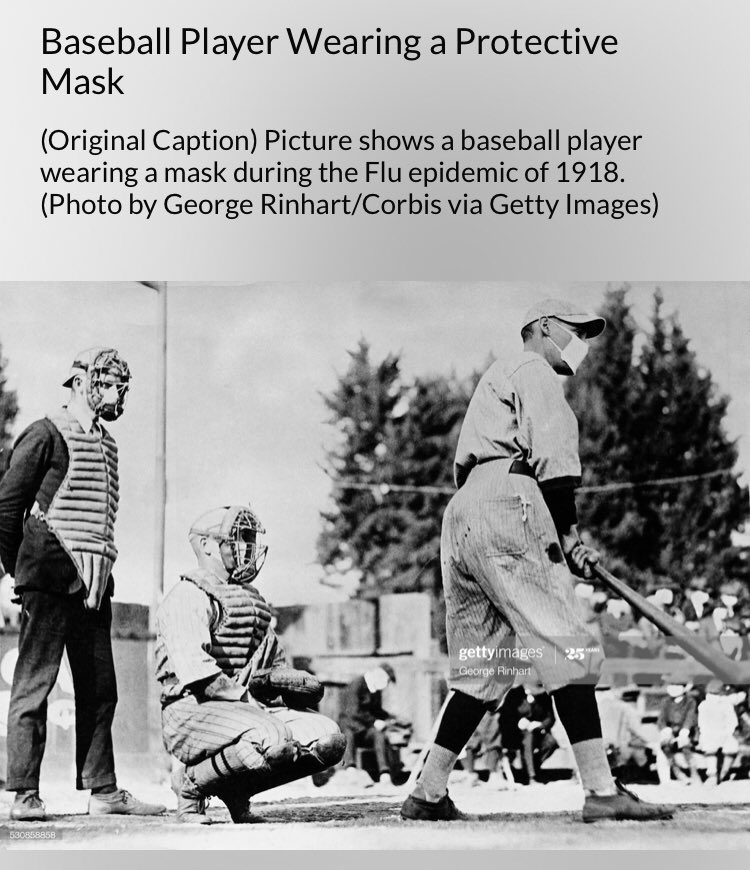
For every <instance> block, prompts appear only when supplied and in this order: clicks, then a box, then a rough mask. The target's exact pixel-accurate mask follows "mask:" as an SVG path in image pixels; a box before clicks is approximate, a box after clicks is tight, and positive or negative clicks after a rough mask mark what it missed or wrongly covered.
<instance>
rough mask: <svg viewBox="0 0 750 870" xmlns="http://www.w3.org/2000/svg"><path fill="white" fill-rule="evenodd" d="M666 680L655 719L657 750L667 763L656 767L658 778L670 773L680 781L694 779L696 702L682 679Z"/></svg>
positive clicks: (696, 777) (696, 722)
mask: <svg viewBox="0 0 750 870" xmlns="http://www.w3.org/2000/svg"><path fill="white" fill-rule="evenodd" d="M667 681H668V682H667V686H666V690H667V694H666V695H665V697H664V700H663V701H662V703H661V708H660V710H659V718H658V721H657V727H658V728H659V743H660V747H661V752H662V753H663V757H664V758H665V759H666V762H667V764H666V765H664V766H663V767H662V769H660V772H659V779H660V780H661V779H671V778H672V776H674V778H675V779H677V780H679V781H681V782H696V781H697V780H698V772H697V769H696V767H695V763H694V757H693V747H694V742H695V734H696V729H697V725H698V713H697V704H696V701H695V698H693V697H692V695H690V693H689V691H688V689H689V685H688V684H687V683H686V682H685V681H684V680H683V679H681V678H679V677H667ZM657 760H658V759H657ZM688 774H689V775H688Z"/></svg>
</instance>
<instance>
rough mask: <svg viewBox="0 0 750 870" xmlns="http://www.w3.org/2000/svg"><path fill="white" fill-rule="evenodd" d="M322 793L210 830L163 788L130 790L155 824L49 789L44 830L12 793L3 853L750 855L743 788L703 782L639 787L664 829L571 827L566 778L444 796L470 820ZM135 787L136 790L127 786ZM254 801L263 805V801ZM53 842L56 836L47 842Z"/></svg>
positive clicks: (258, 808) (573, 790) (370, 793)
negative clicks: (416, 816) (96, 810)
mask: <svg viewBox="0 0 750 870" xmlns="http://www.w3.org/2000/svg"><path fill="white" fill-rule="evenodd" d="M334 783H335V779H334V781H332V782H331V783H330V784H329V785H328V786H326V787H324V788H322V789H316V788H313V787H312V785H311V784H310V783H309V782H308V783H301V784H295V785H293V786H287V787H285V788H284V789H277V790H276V791H275V792H268V793H267V794H265V795H261V796H259V798H258V799H257V800H255V801H254V802H253V809H254V811H255V812H256V813H257V814H258V816H260V817H262V819H263V820H262V821H259V822H257V823H255V824H252V825H233V824H232V822H231V820H230V819H229V815H228V813H227V812H226V810H225V809H224V808H223V806H222V805H221V804H219V802H218V801H214V802H213V803H212V804H211V806H210V807H209V815H210V817H211V819H212V820H213V822H214V824H212V825H210V826H208V827H206V826H201V825H183V824H178V823H177V822H176V820H175V817H174V812H173V811H174V807H175V798H174V796H173V795H172V793H171V792H170V791H169V790H168V789H167V788H166V786H164V785H154V784H149V783H128V784H127V785H128V786H132V790H133V792H134V793H136V794H137V795H138V796H139V797H142V798H144V799H148V800H161V801H162V802H163V803H165V804H167V805H168V807H169V810H170V811H169V812H168V814H167V815H166V816H164V817H161V818H154V817H150V818H143V817H141V818H138V817H121V816H112V817H103V818H102V817H92V818H89V817H88V816H87V815H86V800H87V796H86V794H81V793H76V792H74V791H72V790H69V789H67V788H66V787H65V786H60V785H58V786H54V785H51V786H49V787H48V788H47V790H46V791H45V792H44V794H43V796H44V797H45V798H46V800H47V808H48V812H49V813H50V818H49V820H48V821H47V822H45V823H37V824H31V823H26V824H23V823H18V822H13V823H11V822H8V821H4V819H7V811H8V809H9V808H10V803H11V798H12V795H10V794H8V793H0V849H6V848H7V849H10V850H16V849H19V850H27V849H116V850H123V849H125V850H129V849H308V850H309V849H336V850H339V849H368V850H370V849H371V850H379V849H432V850H452V849H460V850H464V849H492V850H495V849H627V850H632V849H690V850H703V849H739V850H747V849H748V848H750V783H749V782H746V781H745V782H730V783H725V784H723V785H721V786H719V787H718V788H716V787H713V788H711V787H708V786H690V787H687V786H681V785H678V784H674V785H672V786H643V787H639V789H638V792H639V793H640V794H641V796H642V797H643V798H644V799H647V800H658V801H666V802H670V803H675V804H676V805H677V806H678V807H679V809H678V812H677V813H676V815H675V818H674V820H672V821H671V822H650V823H637V822H598V823H596V824H593V825H584V824H583V823H582V822H581V821H580V816H579V809H580V805H581V799H582V798H581V793H580V790H579V789H578V787H577V786H576V785H575V783H572V782H559V783H550V784H548V785H544V786H542V785H540V786H532V787H523V788H516V789H514V790H508V791H498V790H496V789H493V788H490V787H489V786H486V785H483V786H479V787H473V788H472V787H470V786H469V785H468V784H467V783H465V782H461V781H457V782H455V783H453V784H452V786H451V794H452V796H453V797H454V799H455V801H456V803H457V804H458V805H459V807H460V808H461V809H462V810H464V812H466V813H468V814H470V818H469V819H468V820H467V821H460V822H450V823H437V824H434V823H432V824H430V823H420V822H404V821H402V820H401V819H400V818H399V813H398V811H399V808H400V805H401V802H402V800H403V798H404V797H405V793H406V792H405V790H404V789H400V790H398V791H392V792H390V793H378V792H377V786H375V787H373V788H372V789H359V790H358V791H357V793H352V791H351V790H349V791H347V790H346V789H344V790H342V789H340V788H339V789H337V788H336V787H335V785H334ZM136 786H137V787H136ZM261 798H263V799H261ZM53 835H54V839H53V838H52V837H53Z"/></svg>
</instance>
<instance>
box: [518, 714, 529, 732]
mask: <svg viewBox="0 0 750 870" xmlns="http://www.w3.org/2000/svg"><path fill="white" fill-rule="evenodd" d="M518 727H519V728H520V729H521V731H530V730H531V722H529V720H528V719H527V718H526V717H525V716H522V717H521V718H520V719H519V720H518Z"/></svg>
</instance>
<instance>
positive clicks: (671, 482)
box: [331, 468, 734, 496]
mask: <svg viewBox="0 0 750 870" xmlns="http://www.w3.org/2000/svg"><path fill="white" fill-rule="evenodd" d="M733 473H734V472H733V470H732V469H731V468H722V469H719V470H717V471H707V472H705V473H704V474H685V475H682V476H680V477H660V478H655V479H653V480H639V481H625V482H622V483H605V484H601V485H599V486H581V487H579V488H578V489H577V490H576V492H580V493H583V494H586V493H599V492H616V491H618V490H627V489H630V490H632V489H643V488H645V487H660V486H677V485H680V484H682V483H691V482H693V481H697V480H708V479H710V478H713V477H725V476H729V475H732V474H733ZM331 479H332V481H333V484H334V486H335V487H337V488H338V489H357V490H369V491H370V492H376V493H377V494H378V495H380V496H385V495H389V494H390V493H392V492H405V493H428V494H430V495H453V493H454V492H455V491H456V489H455V487H453V486H414V485H409V484H400V483H387V482H385V481H381V482H375V481H372V482H369V483H364V482H362V481H358V480H350V479H347V478H334V477H332V478H331Z"/></svg>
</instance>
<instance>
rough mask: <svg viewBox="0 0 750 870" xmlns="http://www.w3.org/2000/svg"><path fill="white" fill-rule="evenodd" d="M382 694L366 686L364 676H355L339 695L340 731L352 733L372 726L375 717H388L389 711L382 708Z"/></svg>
mask: <svg viewBox="0 0 750 870" xmlns="http://www.w3.org/2000/svg"><path fill="white" fill-rule="evenodd" d="M382 697H383V696H382V694H381V693H380V692H371V691H370V690H369V689H368V688H367V680H365V678H364V676H362V677H357V679H356V680H353V681H352V682H351V683H349V685H348V686H347V687H346V688H345V689H344V692H343V694H342V696H341V708H340V713H339V726H340V728H341V730H342V731H351V732H353V733H354V734H357V733H359V732H360V731H367V729H368V728H372V726H373V725H374V724H375V721H376V720H377V719H388V718H390V715H391V714H390V713H389V712H388V711H387V710H384V709H383V700H382Z"/></svg>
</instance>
